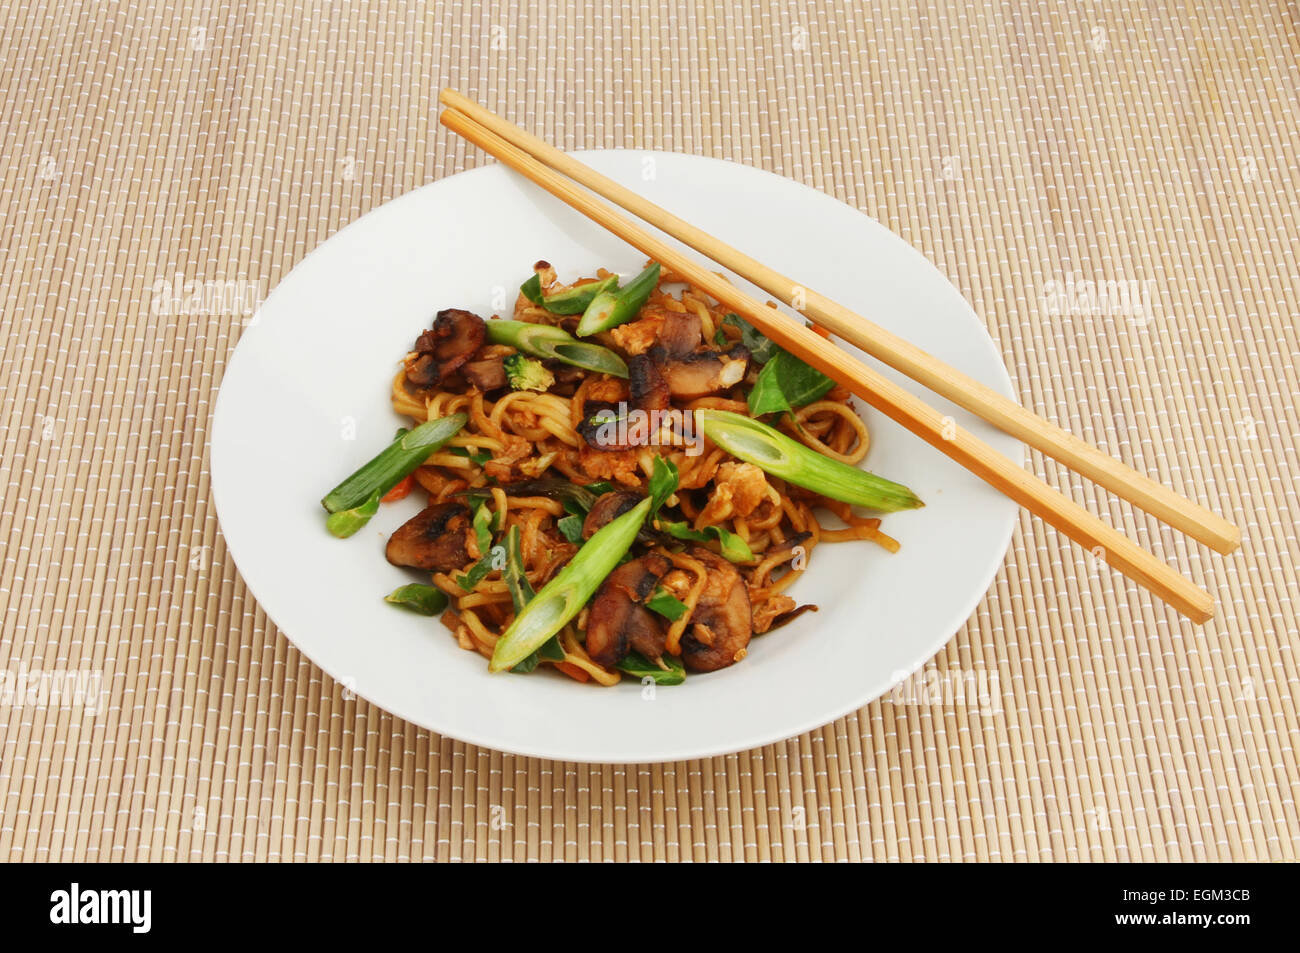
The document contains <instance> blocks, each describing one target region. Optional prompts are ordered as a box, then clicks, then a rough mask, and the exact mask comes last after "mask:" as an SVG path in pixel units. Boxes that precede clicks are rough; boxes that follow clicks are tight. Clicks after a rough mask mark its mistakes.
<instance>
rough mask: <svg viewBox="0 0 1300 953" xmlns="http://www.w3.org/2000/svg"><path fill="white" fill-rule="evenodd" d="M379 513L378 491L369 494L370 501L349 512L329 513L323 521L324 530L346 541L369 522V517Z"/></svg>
mask: <svg viewBox="0 0 1300 953" xmlns="http://www.w3.org/2000/svg"><path fill="white" fill-rule="evenodd" d="M378 512H379V491H378V490H375V492H374V493H372V494H370V499H368V500H366V501H365V502H364V503H362V504H361V505H360V506H354V507H353V508H352V509H350V510H339V511H338V512H335V513H331V514H330V515H329V517H328V518H327V519H326V520H325V528H326V529H328V530H329V531H330V532H331V533H333V534H334V535H335V536H337V537H338V538H339V539H347V538H348V537H349V536H351V535H352V534H353V533H355V532H356V531H357V530H359V529H360V528H361V527H363V526H365V525H366V524H367V523H369V522H370V517H372V516H374V515H375V514H376V513H378Z"/></svg>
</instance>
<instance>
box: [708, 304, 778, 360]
mask: <svg viewBox="0 0 1300 953" xmlns="http://www.w3.org/2000/svg"><path fill="white" fill-rule="evenodd" d="M722 323H723V324H730V325H731V326H732V327H737V328H740V343H741V344H743V345H745V347H746V348H747V349H748V351H749V355H750V357H752V358H753V359H754V360H755V361H756V362H757V363H759V364H766V363H767V362H768V361H769V360H771V358H772V355H774V354H776V352H777V351H779V350H781V349H780V348H779V347H777V346H776V342H775V341H773V340H772V339H771V338H770V337H768V336H767V335H766V334H764V333H763V332H762V331H760V330H759V329H758V328H756V327H754V326H753V325H752V324H750V323H749V322H748V321H746V320H745V319H744V318H742V317H741V316H740V315H738V314H729V315H727V316H726V317H725V318H723V319H722Z"/></svg>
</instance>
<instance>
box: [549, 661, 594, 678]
mask: <svg viewBox="0 0 1300 953" xmlns="http://www.w3.org/2000/svg"><path fill="white" fill-rule="evenodd" d="M555 667H556V668H558V669H559V670H560V671H561V672H563V673H564V674H565V675H567V676H569V678H571V679H573V680H574V681H575V682H587V681H590V680H591V676H590V675H588V674H587V673H586V672H584V671H583V670H582V669H581V668H579V667H578V666H576V665H574V664H573V663H572V662H556V663H555Z"/></svg>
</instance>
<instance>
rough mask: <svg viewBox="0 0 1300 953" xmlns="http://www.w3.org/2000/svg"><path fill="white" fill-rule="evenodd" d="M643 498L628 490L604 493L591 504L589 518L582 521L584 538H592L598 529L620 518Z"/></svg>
mask: <svg viewBox="0 0 1300 953" xmlns="http://www.w3.org/2000/svg"><path fill="white" fill-rule="evenodd" d="M643 499H644V497H642V496H640V495H638V494H636V493H632V492H629V491H628V490H611V491H610V492H608V493H602V494H601V495H600V496H598V497H597V498H596V502H595V503H593V504H592V505H591V509H590V510H589V511H588V512H587V518H586V519H585V520H583V522H582V538H583V539H591V537H592V535H593V534H594V533H595V532H596V530H598V529H600V528H602V527H604V526H607V525H608V524H609V523H611V522H613V521H614V520H616V519H618V518H619V517H620V516H622V515H623V514H624V513H626V512H627V511H628V510H630V509H631V508H632V507H634V506H636V505H637V504H638V503H640V502H641V500H643Z"/></svg>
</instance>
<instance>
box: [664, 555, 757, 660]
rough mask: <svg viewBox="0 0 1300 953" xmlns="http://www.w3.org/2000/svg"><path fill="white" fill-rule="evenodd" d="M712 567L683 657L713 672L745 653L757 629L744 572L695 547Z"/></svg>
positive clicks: (684, 643)
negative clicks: (741, 572)
mask: <svg viewBox="0 0 1300 953" xmlns="http://www.w3.org/2000/svg"><path fill="white" fill-rule="evenodd" d="M690 554H691V556H692V557H693V558H695V559H698V560H699V561H700V562H702V563H704V565H705V566H707V567H708V569H709V575H708V578H707V579H706V580H705V583H704V589H703V591H701V593H700V598H699V600H698V601H697V602H696V604H695V611H694V612H693V613H692V614H691V624H690V625H688V626H687V627H686V632H685V634H684V635H683V636H682V661H683V662H685V663H686V667H687V668H689V669H691V670H692V671H696V672H713V671H716V670H717V669H720V668H726V667H727V666H728V665H731V664H733V663H735V662H739V661H740V660H741V659H742V658H744V657H745V650H746V647H747V646H748V645H749V638H750V636H751V635H752V634H753V630H754V617H753V613H752V611H751V609H750V603H749V589H748V588H747V587H746V586H745V580H744V579H743V578H742V577H741V575H740V572H739V571H738V570H737V569H736V567H735V566H733V565H732V564H731V563H729V562H728V561H727V560H725V559H723V558H722V557H721V556H719V555H717V554H716V553H714V552H712V551H711V550H707V549H701V548H700V547H692V548H691V550H690Z"/></svg>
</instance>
